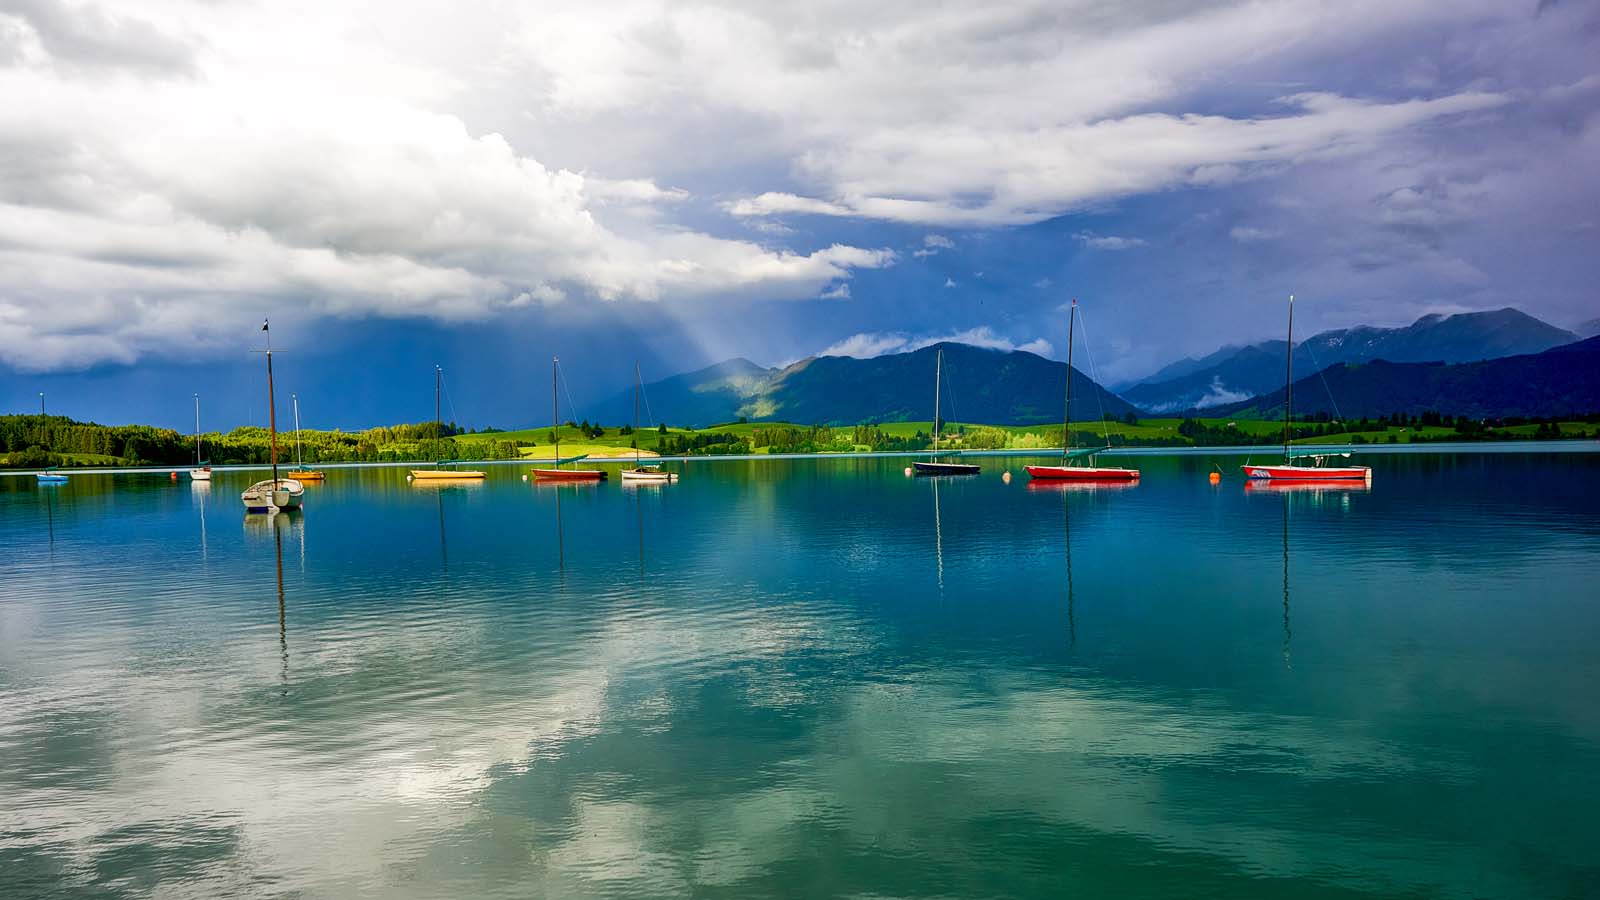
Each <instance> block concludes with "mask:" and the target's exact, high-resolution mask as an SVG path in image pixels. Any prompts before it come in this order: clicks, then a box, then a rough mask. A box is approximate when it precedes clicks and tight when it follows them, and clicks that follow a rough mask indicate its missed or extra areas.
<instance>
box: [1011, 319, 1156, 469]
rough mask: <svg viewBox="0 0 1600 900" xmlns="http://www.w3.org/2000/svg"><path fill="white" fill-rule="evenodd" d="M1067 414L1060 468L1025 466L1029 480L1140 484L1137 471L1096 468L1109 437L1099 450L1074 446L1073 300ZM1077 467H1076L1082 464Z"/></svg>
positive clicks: (1068, 359) (1075, 321)
mask: <svg viewBox="0 0 1600 900" xmlns="http://www.w3.org/2000/svg"><path fill="white" fill-rule="evenodd" d="M1067 315H1068V318H1067V412H1066V416H1065V418H1064V419H1063V420H1062V423H1061V424H1062V429H1061V465H1059V466H1025V467H1024V468H1026V469H1027V470H1028V477H1030V478H1036V479H1042V480H1051V481H1104V482H1129V481H1138V480H1139V470H1138V469H1124V468H1121V467H1119V466H1097V465H1095V464H1094V458H1095V456H1096V454H1099V453H1103V452H1105V451H1106V450H1109V449H1111V441H1110V434H1109V433H1107V434H1106V438H1107V440H1106V443H1105V444H1104V445H1103V446H1100V447H1089V448H1085V449H1077V448H1075V447H1073V446H1072V350H1073V344H1074V343H1075V341H1074V332H1075V330H1076V327H1077V321H1078V300H1077V298H1076V297H1074V298H1073V300H1072V309H1071V311H1070V312H1069V313H1068V314H1067ZM1100 418H1101V423H1102V425H1104V421H1105V416H1104V415H1102V416H1101V417H1100ZM1080 462H1081V464H1078V465H1075V464H1074V463H1080Z"/></svg>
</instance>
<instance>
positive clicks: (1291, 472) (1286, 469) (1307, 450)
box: [1240, 294, 1372, 484]
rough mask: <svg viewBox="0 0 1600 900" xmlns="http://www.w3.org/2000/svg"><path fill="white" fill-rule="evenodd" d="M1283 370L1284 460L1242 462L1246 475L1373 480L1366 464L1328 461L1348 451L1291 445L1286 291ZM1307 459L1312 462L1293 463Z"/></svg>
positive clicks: (1291, 323)
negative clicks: (1263, 464) (1267, 462)
mask: <svg viewBox="0 0 1600 900" xmlns="http://www.w3.org/2000/svg"><path fill="white" fill-rule="evenodd" d="M1283 353H1284V373H1283V462H1282V463H1281V464H1279V465H1267V466H1257V465H1251V464H1250V463H1248V462H1247V463H1245V464H1244V465H1243V466H1240V468H1241V469H1243V470H1244V475H1245V477H1246V478H1250V479H1253V480H1272V481H1346V482H1349V481H1364V482H1367V483H1369V484H1370V483H1371V482H1372V469H1371V468H1369V467H1367V466H1340V465H1331V464H1330V463H1329V461H1330V460H1335V459H1340V458H1343V459H1348V458H1349V457H1350V453H1351V451H1349V450H1345V449H1338V450H1334V449H1327V448H1320V447H1291V446H1290V445H1289V427H1290V422H1291V421H1292V419H1291V418H1290V411H1291V408H1292V406H1293V402H1294V295H1293V294H1290V295H1289V342H1288V345H1287V346H1285V347H1284V350H1283ZM1296 460H1309V461H1310V463H1311V465H1303V464H1300V463H1296V462H1295V461H1296Z"/></svg>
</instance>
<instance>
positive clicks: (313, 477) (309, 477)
mask: <svg viewBox="0 0 1600 900" xmlns="http://www.w3.org/2000/svg"><path fill="white" fill-rule="evenodd" d="M289 477H290V478H293V479H294V480H295V481H322V480H323V479H325V478H327V477H328V476H327V475H324V474H323V473H321V472H316V471H312V470H309V469H308V470H305V471H294V472H290V473H289Z"/></svg>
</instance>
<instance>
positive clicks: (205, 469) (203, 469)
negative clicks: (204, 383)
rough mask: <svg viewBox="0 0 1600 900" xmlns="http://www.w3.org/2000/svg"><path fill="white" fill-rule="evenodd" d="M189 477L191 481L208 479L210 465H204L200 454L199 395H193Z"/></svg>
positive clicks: (209, 477) (209, 476)
mask: <svg viewBox="0 0 1600 900" xmlns="http://www.w3.org/2000/svg"><path fill="white" fill-rule="evenodd" d="M189 478H190V479H191V480H193V481H210V480H211V467H210V466H208V465H206V462H205V459H204V457H202V456H201V455H200V395H199V394H195V395H194V468H192V469H190V470H189Z"/></svg>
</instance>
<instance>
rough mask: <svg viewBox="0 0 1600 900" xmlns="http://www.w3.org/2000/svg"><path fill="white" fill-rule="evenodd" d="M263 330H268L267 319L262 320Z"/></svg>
mask: <svg viewBox="0 0 1600 900" xmlns="http://www.w3.org/2000/svg"><path fill="white" fill-rule="evenodd" d="M261 330H262V331H266V330H267V320H266V319H262V320H261Z"/></svg>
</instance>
